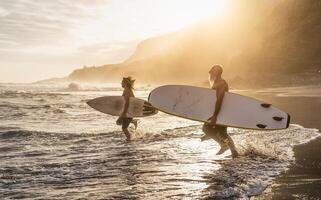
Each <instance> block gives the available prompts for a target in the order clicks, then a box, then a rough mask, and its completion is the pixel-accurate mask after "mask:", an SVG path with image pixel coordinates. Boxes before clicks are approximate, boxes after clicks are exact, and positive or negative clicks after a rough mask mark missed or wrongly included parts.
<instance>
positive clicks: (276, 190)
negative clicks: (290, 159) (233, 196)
mask: <svg viewBox="0 0 321 200" xmlns="http://www.w3.org/2000/svg"><path fill="white" fill-rule="evenodd" d="M302 93H304V91H303V92H302ZM247 95H250V96H252V97H255V98H258V99H261V100H264V101H267V102H270V103H272V104H274V105H275V106H277V107H279V108H281V109H282V110H284V111H286V112H288V113H289V114H290V115H291V123H293V124H300V125H302V126H304V127H305V128H316V129H318V130H321V117H320V108H321V97H320V96H318V95H306V96H304V95H303V96H300V95H292V96H291V95H289V96H286V95H285V96H282V95H278V93H277V92H276V93H255V92H253V93H250V94H247ZM294 155H295V163H293V164H292V165H291V166H290V168H289V170H287V171H286V172H285V173H284V174H282V175H280V176H278V177H277V178H276V179H275V182H274V184H273V185H271V186H270V187H268V188H267V189H266V190H265V192H264V193H263V194H262V195H260V196H258V197H255V198H254V199H278V200H279V199H287V200H289V199H321V189H320V188H321V138H320V137H319V138H317V139H315V140H313V141H310V142H308V143H306V144H303V145H299V146H295V147H294Z"/></svg>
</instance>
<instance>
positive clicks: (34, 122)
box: [0, 85, 320, 199]
mask: <svg viewBox="0 0 321 200" xmlns="http://www.w3.org/2000/svg"><path fill="white" fill-rule="evenodd" d="M21 87H23V92H21V90H22V88H21ZM3 88H4V87H0V95H1V98H0V114H1V116H0V117H1V120H0V150H1V151H0V152H1V153H0V161H1V165H0V174H1V179H0V193H1V194H3V195H4V197H5V198H12V199H16V198H21V199H36V198H44V199H55V198H58V199H59V197H61V196H64V197H65V198H68V199H77V198H85V199H86V198H87V199H88V198H90V199H102V198H103V199H106V198H107V199H124V198H130V199H162V198H174V199H181V198H192V199H194V198H197V199H198V198H232V197H233V198H234V197H237V198H244V199H247V198H248V197H250V196H253V195H257V194H260V193H261V192H262V191H263V190H264V189H265V188H266V187H267V186H268V185H269V184H271V182H272V181H273V179H274V178H275V177H276V176H278V175H279V174H280V173H282V172H284V171H285V170H286V169H287V168H288V166H289V165H290V164H291V163H292V162H293V160H294V155H293V146H294V145H299V144H302V143H304V142H308V141H310V140H312V139H313V138H316V137H318V136H320V134H319V132H318V130H316V129H306V128H304V127H301V126H299V125H291V126H290V128H289V129H286V130H280V131H251V130H242V129H236V128H229V129H228V132H229V134H230V135H231V136H232V138H233V139H234V141H235V144H236V147H237V149H238V150H239V152H240V153H241V155H242V156H241V157H240V158H237V159H234V160H232V159H231V158H230V152H229V151H227V152H226V153H224V154H223V155H220V156H217V155H215V154H216V152H217V151H218V150H219V146H218V145H217V144H216V143H215V142H213V141H211V140H207V141H204V142H201V140H200V137H201V136H202V131H201V123H198V122H193V121H189V120H185V119H180V118H177V117H174V116H169V115H167V114H165V113H159V114H157V115H155V116H152V117H148V118H141V119H140V121H139V127H138V129H137V131H135V132H134V131H133V129H132V128H131V131H132V132H133V141H132V142H129V143H128V142H125V136H124V134H123V133H122V131H121V128H120V127H119V126H117V125H116V124H115V121H116V117H111V116H108V115H105V114H101V113H98V112H96V111H95V110H93V109H91V108H89V107H88V106H87V105H86V103H85V102H86V100H88V99H91V98H95V97H98V96H103V95H119V94H120V93H121V92H120V91H119V90H114V89H111V90H110V91H109V90H103V91H101V90H99V91H96V92H94V91H90V92H85V91H81V92H62V90H63V88H59V87H58V88H53V89H52V91H50V88H49V87H45V88H42V87H40V86H34V85H31V86H28V85H23V86H21V85H19V86H12V85H10V86H5V89H3ZM136 94H137V96H139V97H141V98H145V99H146V97H147V95H148V90H140V91H136Z"/></svg>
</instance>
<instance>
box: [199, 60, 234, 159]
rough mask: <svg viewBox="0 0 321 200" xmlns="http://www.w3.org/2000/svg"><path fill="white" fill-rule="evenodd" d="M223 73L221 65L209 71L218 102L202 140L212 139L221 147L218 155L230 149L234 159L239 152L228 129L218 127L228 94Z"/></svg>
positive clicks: (206, 125) (204, 127) (204, 126)
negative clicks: (217, 123)
mask: <svg viewBox="0 0 321 200" xmlns="http://www.w3.org/2000/svg"><path fill="white" fill-rule="evenodd" d="M222 73H223V68H222V67H221V66H220V65H214V66H213V67H212V68H211V70H210V71H209V74H210V77H209V81H210V85H211V88H212V89H214V90H216V98H217V100H216V103H215V111H214V113H213V116H212V117H211V118H210V121H211V123H205V124H204V125H203V132H204V133H205V135H204V136H202V138H201V140H202V141H203V140H207V139H210V138H212V139H213V140H215V141H216V142H217V143H218V144H219V145H220V146H221V149H220V150H219V151H218V152H217V153H216V155H220V154H223V153H224V152H225V151H227V150H228V149H230V150H231V152H232V157H233V158H235V157H237V156H238V152H237V151H236V148H235V145H234V142H233V140H232V138H231V137H230V136H229V135H228V134H227V127H225V126H220V125H216V120H217V116H218V114H219V112H220V109H221V107H222V102H223V98H224V94H225V92H228V84H227V82H226V81H225V80H224V79H223V78H222Z"/></svg>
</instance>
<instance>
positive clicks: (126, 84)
mask: <svg viewBox="0 0 321 200" xmlns="http://www.w3.org/2000/svg"><path fill="white" fill-rule="evenodd" d="M134 83H135V80H134V79H132V77H130V76H129V77H124V78H123V80H122V82H121V86H122V88H124V91H123V94H122V96H123V97H124V99H125V107H124V110H123V112H122V114H121V115H120V117H119V118H118V119H117V121H116V123H117V125H121V126H122V130H123V132H124V133H125V135H126V138H127V141H129V140H130V139H131V134H130V132H129V131H128V127H129V124H130V123H133V124H134V126H135V129H136V128H137V120H134V119H133V118H131V117H127V116H126V113H127V110H128V107H129V98H130V97H135V95H134V92H133V89H134Z"/></svg>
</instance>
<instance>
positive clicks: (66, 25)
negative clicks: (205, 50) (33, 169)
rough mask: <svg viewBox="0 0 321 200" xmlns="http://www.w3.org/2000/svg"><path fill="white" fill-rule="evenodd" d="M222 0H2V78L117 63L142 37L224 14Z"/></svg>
mask: <svg viewBox="0 0 321 200" xmlns="http://www.w3.org/2000/svg"><path fill="white" fill-rule="evenodd" d="M226 2H227V1H226V0H1V1H0V82H33V81H37V80H41V79H47V78H52V77H65V76H67V75H68V74H69V73H71V72H72V70H74V69H76V68H81V67H82V66H93V65H95V66H100V65H104V64H112V63H119V62H121V61H123V60H125V59H126V58H128V57H129V56H130V55H131V54H132V53H133V51H134V50H135V47H136V45H137V44H138V43H139V42H140V41H141V40H143V39H146V38H149V37H153V36H157V35H161V34H164V33H168V32H173V31H177V30H180V29H182V28H184V27H187V26H190V25H192V24H194V23H197V22H199V21H201V20H204V19H207V18H209V17H211V18H212V17H213V16H217V17H220V16H222V15H224V12H226V7H227V3H226Z"/></svg>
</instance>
